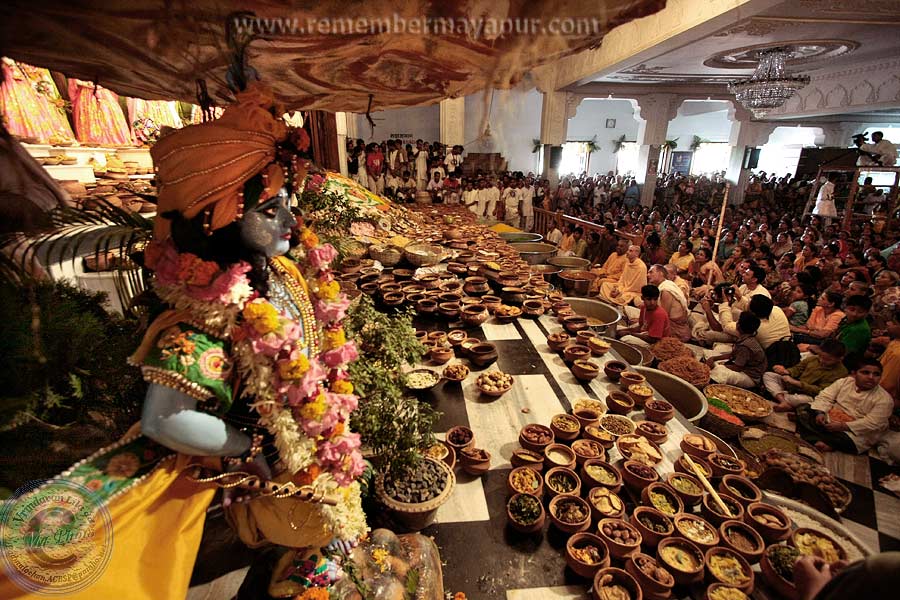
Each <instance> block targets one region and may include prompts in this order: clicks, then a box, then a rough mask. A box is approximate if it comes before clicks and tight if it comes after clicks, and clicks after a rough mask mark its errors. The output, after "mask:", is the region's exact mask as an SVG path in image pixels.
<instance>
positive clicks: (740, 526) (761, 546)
mask: <svg viewBox="0 0 900 600" xmlns="http://www.w3.org/2000/svg"><path fill="white" fill-rule="evenodd" d="M732 530H733V531H738V532H740V533H742V534H743V535H745V536H746V537H748V538H750V539H751V540H753V543H754V544H756V547H755V548H754V549H753V550H745V549H743V550H742V549H740V548H738V547H737V546H735V545H734V544H733V543H732V542H731V541H730V540H729V538H728V534H729V532H731V531H732ZM719 538H720V539H721V540H722V545H723V547H725V548H729V549H730V550H733V551H734V552H736V553H737V554H740V555H741V556H742V557H743V559H744V560H746V561H747V563H748V564H751V565H755V564H756V563H758V562H759V561H760V559H761V558H762V555H763V551H765V549H766V542H765V541H764V540H763V539H762V536H761V535H759V533H758V532H757V531H756V530H755V529H753V528H752V527H750V526H749V525H747V524H746V523H744V522H743V521H738V520H736V519H730V520H728V521H723V522H722V523H720V524H719Z"/></svg>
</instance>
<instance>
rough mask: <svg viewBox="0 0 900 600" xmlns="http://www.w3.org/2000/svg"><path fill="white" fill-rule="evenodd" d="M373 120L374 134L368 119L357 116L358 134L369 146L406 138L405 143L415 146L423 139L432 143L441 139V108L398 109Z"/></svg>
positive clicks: (379, 113)
mask: <svg viewBox="0 0 900 600" xmlns="http://www.w3.org/2000/svg"><path fill="white" fill-rule="evenodd" d="M371 116H372V119H373V120H374V121H375V131H374V133H373V131H372V126H371V125H370V124H369V122H368V120H366V116H365V115H360V114H357V115H356V132H357V134H358V136H359V137H361V138H362V139H364V140H365V141H366V143H368V142H381V141H383V140H387V139H390V138H397V137H399V135H402V136H403V137H402V139H403V142H404V143H411V144H413V146H415V143H416V140H417V139H419V138H421V139H423V140H425V141H426V142H429V143H430V142H434V141H438V140H440V139H441V107H440V105H438V104H432V105H431V106H413V107H409V108H395V109H391V110H385V111H381V112H374V113H372V115H371ZM398 134H399V135H398Z"/></svg>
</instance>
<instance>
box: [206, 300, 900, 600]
mask: <svg viewBox="0 0 900 600" xmlns="http://www.w3.org/2000/svg"><path fill="white" fill-rule="evenodd" d="M416 326H417V327H420V328H423V329H428V330H438V329H440V330H445V331H446V330H449V329H455V328H459V327H458V326H457V324H450V323H447V322H446V321H433V320H430V321H422V322H417V323H416ZM558 330H560V326H559V325H558V324H557V323H556V320H555V319H553V318H550V317H549V316H543V317H541V318H540V319H538V320H526V319H519V320H518V321H516V322H515V323H512V324H508V325H504V324H499V323H495V322H493V320H491V321H489V322H487V323H485V324H484V325H482V326H481V327H480V328H476V329H473V330H470V334H471V335H472V336H473V337H477V338H479V339H483V340H488V341H491V342H493V343H495V344H496V345H497V348H498V351H499V358H498V360H497V362H496V363H494V364H493V365H490V366H488V367H486V369H487V370H490V369H499V370H502V371H504V372H506V373H510V374H512V375H513V376H514V377H515V383H514V386H513V389H512V390H510V391H509V392H508V393H506V394H505V395H503V396H502V397H501V398H499V399H492V398H487V397H484V396H482V395H480V394H479V392H478V390H477V389H476V388H475V385H474V381H475V378H476V377H477V375H478V373H480V372H481V371H483V370H485V369H478V368H474V367H473V369H472V373H471V374H470V375H469V377H468V378H467V379H466V380H465V381H463V382H462V383H461V384H456V383H450V382H443V383H440V384H439V385H438V386H437V387H435V388H434V389H433V390H431V391H430V392H428V393H426V394H425V395H423V396H422V400H423V401H427V402H429V403H431V404H432V405H433V406H434V407H435V408H436V409H437V410H439V411H440V412H441V413H442V416H441V418H440V420H439V422H438V424H437V427H436V431H437V432H438V437H442V436H443V433H444V432H446V431H447V430H448V429H449V428H450V427H453V426H454V425H466V426H468V427H471V428H472V430H473V431H474V433H475V439H476V444H477V445H478V446H479V447H482V448H485V449H487V450H488V451H489V452H490V453H491V455H492V466H491V470H490V471H488V472H487V473H486V474H485V475H483V476H481V477H470V476H468V475H466V474H465V473H463V472H462V471H461V470H457V478H458V480H457V487H456V489H455V491H454V493H453V495H452V497H451V499H450V500H449V501H448V502H447V503H446V504H444V505H443V506H442V507H441V508H440V509H439V510H438V511H437V515H436V518H435V522H434V523H433V524H432V525H430V526H429V527H428V528H426V529H425V530H423V531H422V533H423V534H425V535H428V536H431V537H432V538H433V539H434V540H435V542H436V543H437V545H438V547H439V548H440V551H441V558H442V560H443V563H444V589H445V591H446V592H464V593H465V594H466V597H467V598H469V599H470V600H575V599H584V598H588V597H589V591H588V590H589V587H590V582H589V581H587V580H584V579H581V578H579V577H578V576H576V575H575V574H574V573H572V571H571V570H569V569H568V568H567V567H566V565H565V561H564V558H563V555H564V547H565V542H566V538H565V537H563V536H562V535H560V534H559V533H558V532H556V530H555V529H554V528H553V527H546V528H545V531H544V532H543V533H541V534H536V535H532V536H527V535H521V534H518V533H516V532H515V531H512V530H511V529H509V528H508V527H507V526H506V500H507V489H506V478H507V476H508V474H509V471H510V463H509V459H510V456H511V454H512V452H513V450H515V449H516V448H517V447H518V444H517V441H516V440H517V437H518V432H519V429H520V428H521V427H522V426H523V425H525V424H527V423H535V422H540V423H548V422H549V421H550V418H551V417H552V416H553V415H555V414H557V413H561V412H565V411H567V410H569V409H570V408H571V405H572V403H573V402H574V401H575V400H577V399H579V398H583V397H587V398H593V399H602V398H604V397H605V396H606V394H607V389H606V388H607V385H609V382H608V381H606V380H605V378H603V377H600V378H598V379H596V380H594V381H593V382H591V384H589V385H583V384H581V383H579V382H578V381H577V380H576V379H575V378H574V377H573V376H572V375H571V373H570V372H569V369H568V368H567V367H566V366H565V364H564V363H563V361H562V360H561V358H560V357H559V356H558V355H557V354H556V353H554V352H551V351H550V349H549V348H548V347H547V344H546V336H547V334H548V333H551V332H554V331H558ZM454 360H457V359H454ZM463 362H467V361H463ZM425 366H431V367H432V368H434V369H435V370H436V371H440V370H441V369H442V368H443V367H442V366H438V365H425ZM777 419H778V417H776V418H775V420H773V422H771V423H770V424H771V425H775V426H781V427H784V428H787V429H791V428H792V424H791V423H790V422H788V421H787V420H786V419H785V420H783V422H782V421H778V420H777ZM670 423H671V427H676V426H677V425H676V422H674V421H673V422H670ZM664 449H665V448H664ZM667 458H668V457H667ZM826 460H827V461H828V462H827V465H828V467H829V468H830V469H831V470H832V472H833V473H834V474H835V476H837V477H838V478H839V479H841V480H842V481H843V482H844V483H845V484H846V485H847V486H848V487H849V488H850V489H851V491H852V492H853V502H852V503H851V504H850V506H849V507H848V508H847V510H846V511H845V513H844V514H843V515H842V519H841V520H842V523H843V524H844V525H845V526H846V527H847V529H848V530H849V531H850V532H851V533H853V534H854V535H855V536H856V537H857V538H858V539H859V540H860V541H861V542H862V543H864V544H865V545H867V546H869V548H871V549H872V550H873V551H878V550H882V551H887V550H900V498H898V497H897V496H895V495H893V494H891V493H890V492H888V491H887V490H884V489H883V488H881V489H880V488H879V486H878V480H879V479H880V478H881V477H883V476H884V475H887V474H889V473H891V472H900V471H898V469H895V468H891V467H889V466H888V465H887V464H885V463H884V462H882V461H880V460H877V459H875V458H871V457H868V456H848V455H843V454H838V453H834V454H830V455H828V456H827V459H826ZM215 523H217V521H216V520H215V518H213V519H210V521H208V524H207V528H208V529H211V530H213V531H215V527H214V525H215ZM211 525H212V526H211ZM219 532H220V535H229V530H227V527H226V528H224V530H223V529H222V528H221V527H220V528H219ZM208 534H210V532H205V533H204V535H205V536H206V535H208ZM235 548H236V552H237V553H238V554H239V553H241V552H242V550H241V549H240V546H239V545H238V546H236V547H235ZM243 551H245V550H243ZM243 556H245V557H246V556H249V553H248V554H245V555H243ZM253 556H254V558H253V560H254V561H256V560H257V557H256V556H255V555H253ZM234 560H235V561H236V564H235V567H233V568H234V569H235V570H233V571H231V572H230V573H227V574H226V575H224V576H221V577H219V578H218V579H217V578H216V576H217V575H215V574H204V573H203V571H204V567H203V565H204V563H205V562H206V561H204V558H203V557H202V556H201V557H198V568H197V571H196V572H195V582H196V583H197V584H198V585H196V586H195V587H194V588H192V591H191V594H190V595H189V598H190V600H202V599H207V598H208V599H210V600H212V599H213V598H227V597H230V596H229V595H227V594H224V593H223V591H224V590H225V589H228V588H231V589H234V586H235V585H236V584H239V583H238V582H239V581H240V580H242V579H243V576H244V574H245V573H246V572H247V570H246V568H242V567H245V566H246V564H248V563H249V560H247V558H243V559H241V558H237V557H234ZM253 574H254V569H252V568H251V569H250V577H251V578H253ZM245 586H246V584H245ZM755 594H756V593H755ZM759 598H761V599H762V598H764V596H761V595H760V596H759Z"/></svg>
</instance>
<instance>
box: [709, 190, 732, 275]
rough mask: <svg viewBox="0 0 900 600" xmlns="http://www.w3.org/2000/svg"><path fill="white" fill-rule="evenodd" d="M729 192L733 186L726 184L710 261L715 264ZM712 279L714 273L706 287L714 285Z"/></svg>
mask: <svg viewBox="0 0 900 600" xmlns="http://www.w3.org/2000/svg"><path fill="white" fill-rule="evenodd" d="M729 191H731V184H730V183H726V184H725V195H724V197H723V198H722V210H721V211H719V223H718V226H717V227H716V243H715V244H714V245H713V253H712V258H711V259H710V260H711V261H712V263H713V264H717V263H716V259H717V258H718V256H719V239H720V238H721V237H722V225H723V224H724V222H725V207H727V206H728V192H729ZM712 277H713V272H712V271H710V272H709V275H707V277H706V285H709V284H710V283H712Z"/></svg>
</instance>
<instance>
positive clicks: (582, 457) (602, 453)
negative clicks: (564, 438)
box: [571, 439, 606, 467]
mask: <svg viewBox="0 0 900 600" xmlns="http://www.w3.org/2000/svg"><path fill="white" fill-rule="evenodd" d="M571 448H572V452H574V453H575V462H576V463H577V465H578V466H579V467H580V466H582V465H583V464H584V463H585V461H588V460H594V459H600V460H603V459H605V458H606V450H605V449H604V448H603V446H601V445H600V444H599V442H595V441H594V440H585V439H577V440H575V441H573V442H572V445H571Z"/></svg>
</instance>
